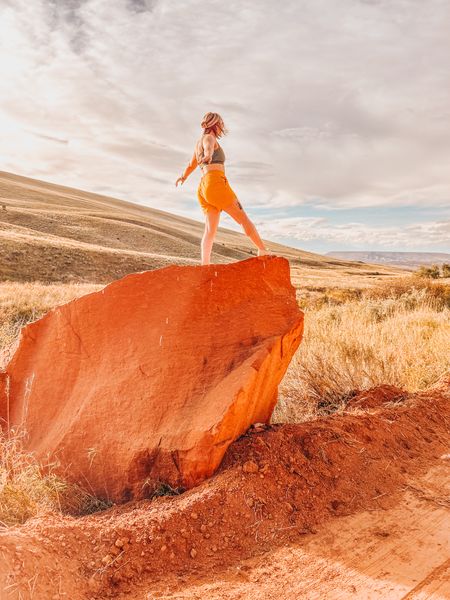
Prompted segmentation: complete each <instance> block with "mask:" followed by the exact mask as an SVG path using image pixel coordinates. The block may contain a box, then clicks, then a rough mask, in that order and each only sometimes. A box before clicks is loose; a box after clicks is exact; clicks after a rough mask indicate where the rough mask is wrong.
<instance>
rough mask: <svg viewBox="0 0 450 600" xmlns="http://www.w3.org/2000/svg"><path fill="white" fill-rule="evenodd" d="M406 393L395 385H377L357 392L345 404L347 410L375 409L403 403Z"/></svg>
mask: <svg viewBox="0 0 450 600" xmlns="http://www.w3.org/2000/svg"><path fill="white" fill-rule="evenodd" d="M406 397H407V393H406V392H405V391H404V390H402V389H400V388H399V387H396V386H395V385H379V386H377V387H375V388H372V389H370V390H364V391H362V392H357V393H356V394H355V396H353V398H351V400H349V401H348V403H347V408H377V407H381V406H383V404H387V403H389V402H403V400H404V399H405V398H406Z"/></svg>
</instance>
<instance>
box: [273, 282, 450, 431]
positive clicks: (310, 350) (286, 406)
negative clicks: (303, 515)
mask: <svg viewBox="0 0 450 600" xmlns="http://www.w3.org/2000/svg"><path fill="white" fill-rule="evenodd" d="M306 304H307V305H306V306H304V310H305V335H304V339H303V341H302V344H301V346H300V349H299V350H298V352H297V354H296V355H295V357H294V359H293V361H292V363H291V365H290V367H289V369H288V372H287V374H286V377H285V379H284V381H283V383H282V386H281V394H280V396H281V398H280V402H279V404H278V406H277V409H276V412H275V414H274V420H275V421H278V422H280V421H291V422H292V421H302V420H305V419H310V418H314V417H316V416H317V415H320V414H324V413H329V412H332V411H334V410H338V409H339V408H343V407H344V406H345V403H346V400H347V399H348V398H349V396H351V395H352V393H354V391H355V390H363V389H368V388H370V387H373V386H375V385H379V384H391V385H396V386H398V387H401V388H403V389H406V390H408V391H417V390H422V389H424V388H426V387H428V386H430V385H431V384H433V383H435V382H436V381H437V380H438V379H439V378H440V377H442V375H443V374H444V373H445V372H446V371H448V369H449V368H450V360H449V354H448V348H449V346H450V319H449V315H450V310H449V309H450V286H448V285H447V286H446V285H441V284H433V283H429V282H420V281H417V280H415V279H414V278H411V277H407V278H404V279H402V280H400V281H398V282H397V283H392V282H390V283H389V284H386V285H381V286H378V287H376V288H371V289H368V290H365V291H361V290H354V291H349V290H327V292H326V293H322V294H321V296H320V297H313V298H311V297H309V300H308V302H307V303H306Z"/></svg>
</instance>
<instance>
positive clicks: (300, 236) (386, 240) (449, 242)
mask: <svg viewBox="0 0 450 600" xmlns="http://www.w3.org/2000/svg"><path fill="white" fill-rule="evenodd" d="M258 226H259V229H260V231H261V232H262V234H263V235H264V236H265V237H266V238H269V239H271V238H272V239H278V240H283V239H290V240H298V241H299V242H311V241H316V240H317V241H321V242H322V241H324V240H326V241H327V242H328V243H329V244H331V245H333V243H334V244H335V245H336V244H337V245H339V246H341V245H345V246H347V247H349V248H355V249H380V248H386V249H391V250H395V249H397V250H398V249H400V248H409V249H412V248H417V249H425V248H429V247H432V246H434V245H436V246H439V245H441V246H442V247H444V248H445V247H447V248H450V221H433V222H425V223H418V224H412V225H405V226H403V227H393V226H384V227H383V226H379V227H375V226H370V225H367V224H364V223H358V222H355V223H346V224H345V225H333V224H331V223H330V222H329V221H328V220H326V219H323V218H302V217H294V218H285V219H283V218H281V219H277V220H276V221H272V222H270V223H267V222H260V223H258ZM300 245H301V244H300Z"/></svg>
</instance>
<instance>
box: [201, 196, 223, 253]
mask: <svg viewBox="0 0 450 600" xmlns="http://www.w3.org/2000/svg"><path fill="white" fill-rule="evenodd" d="M219 219H220V210H218V209H217V208H214V207H211V208H208V212H207V213H206V222H205V231H204V232H203V237H202V265H209V262H210V259H211V250H212V247H213V243H214V238H215V236H216V232H217V227H218V226H219Z"/></svg>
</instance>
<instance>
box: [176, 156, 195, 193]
mask: <svg viewBox="0 0 450 600" xmlns="http://www.w3.org/2000/svg"><path fill="white" fill-rule="evenodd" d="M197 166H198V162H197V157H196V155H195V152H194V154H193V155H192V158H191V162H190V163H189V164H188V166H187V167H186V168H185V170H184V173H183V175H182V176H181V177H178V179H177V180H176V182H175V185H176V186H177V185H178V184H179V183H181V185H183V183H184V182H185V181H186V179H187V178H188V177H189V175H190V174H191V173H192V172H193V171H195V169H196V168H197Z"/></svg>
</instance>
